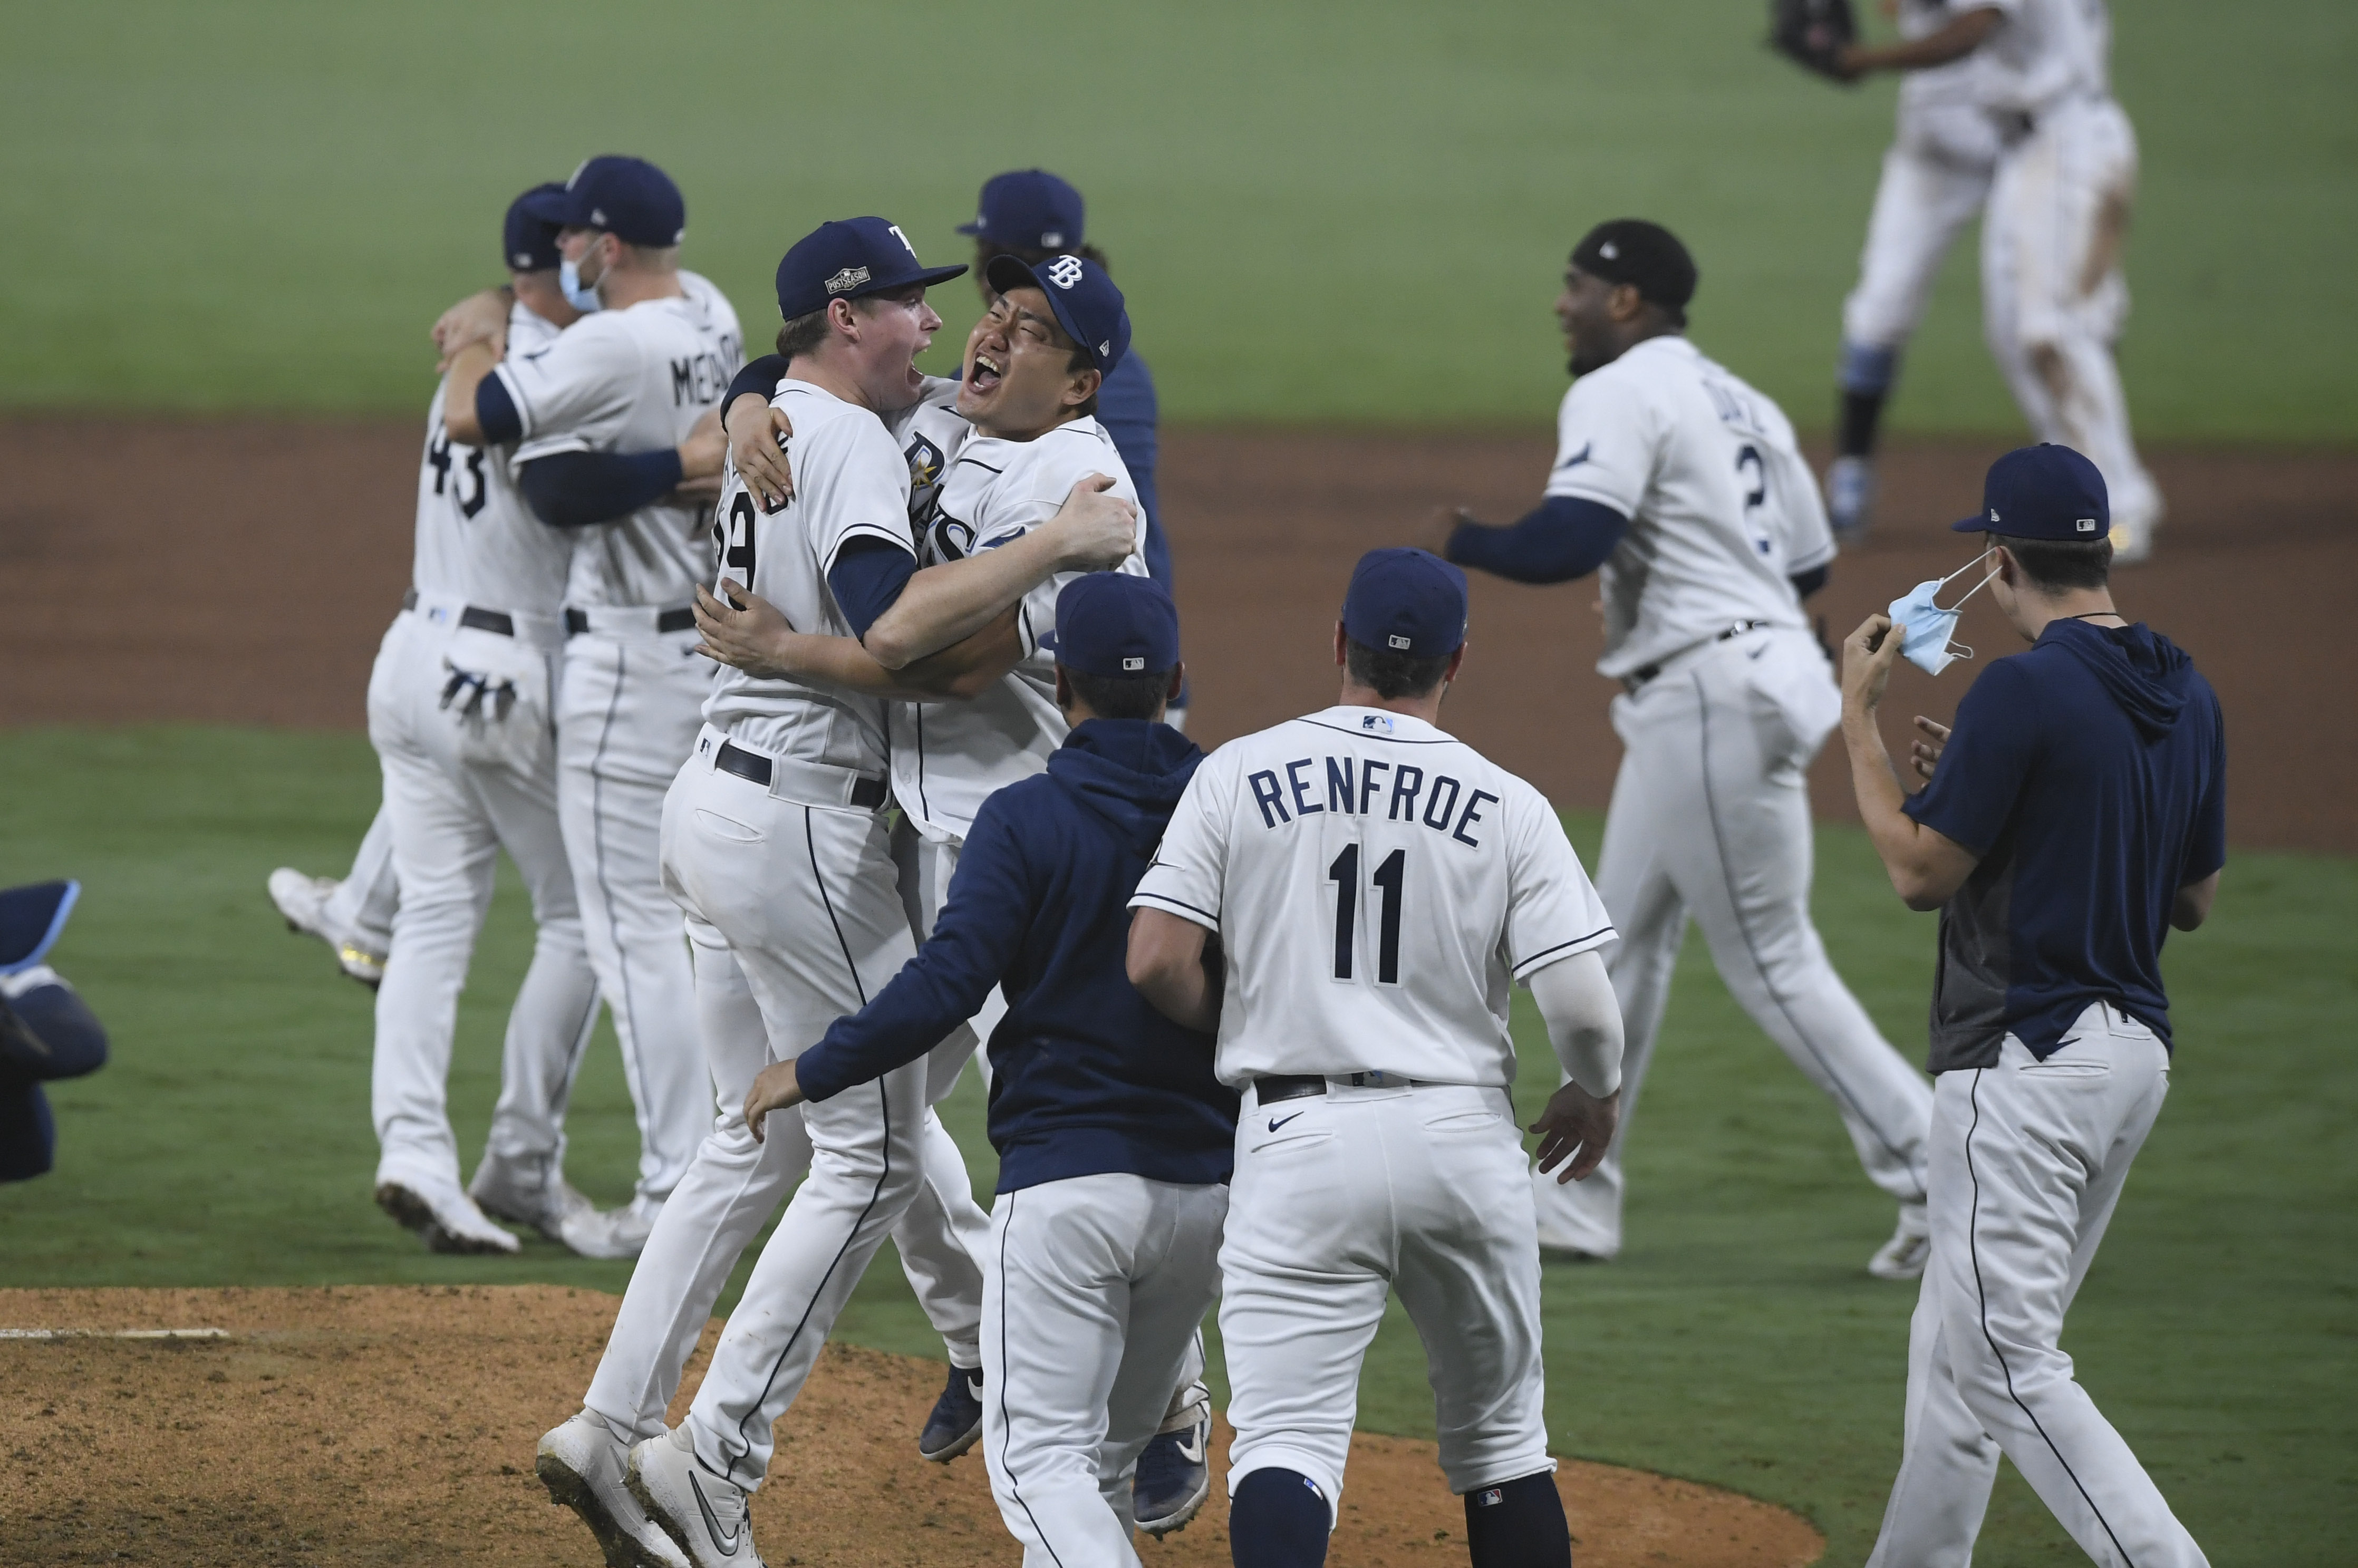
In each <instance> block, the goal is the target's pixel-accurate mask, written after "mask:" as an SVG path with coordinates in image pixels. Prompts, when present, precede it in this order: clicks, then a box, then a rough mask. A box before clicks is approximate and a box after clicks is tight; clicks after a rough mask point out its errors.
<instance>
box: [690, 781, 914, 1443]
mask: <svg viewBox="0 0 2358 1568" xmlns="http://www.w3.org/2000/svg"><path fill="white" fill-rule="evenodd" d="M813 809H815V808H814V807H811V806H804V807H803V848H804V850H805V852H806V853H807V854H808V855H809V856H810V868H811V885H812V886H813V887H815V888H817V890H818V901H819V904H820V906H821V907H822V908H824V909H825V910H826V911H827V925H828V926H829V928H831V929H832V930H833V931H834V932H835V946H836V950H837V951H838V952H839V953H841V954H842V955H843V967H844V968H845V969H846V970H847V971H849V973H850V976H851V989H852V990H853V991H854V992H856V993H857V994H858V996H859V998H860V1006H862V1007H866V1006H867V1005H868V988H867V987H866V986H865V985H862V984H861V983H860V966H859V965H858V964H856V963H853V962H852V959H851V945H850V944H849V943H848V942H846V941H845V940H844V939H843V923H842V922H841V921H840V920H838V919H837V918H836V914H835V900H833V899H832V898H830V897H828V896H827V879H826V878H825V877H824V876H822V875H820V874H819V869H818V840H817V838H816V837H815V836H814V835H813V834H812V832H811V812H812V811H813ZM889 1076H890V1075H889V1074H888V1075H887V1077H889ZM885 1083H886V1079H885V1078H879V1079H877V1080H876V1114H877V1116H878V1117H879V1119H882V1122H883V1126H884V1137H883V1140H882V1144H881V1148H882V1151H883V1155H884V1158H883V1160H882V1162H881V1163H880V1164H879V1165H878V1166H877V1171H876V1181H875V1184H873V1185H872V1186H871V1187H870V1188H869V1190H868V1202H867V1203H866V1205H864V1206H862V1207H861V1208H860V1217H858V1218H857V1219H854V1220H853V1221H852V1222H851V1224H850V1226H849V1227H847V1228H846V1229H845V1231H844V1234H843V1244H842V1245H841V1246H839V1247H838V1248H837V1249H835V1256H834V1257H833V1258H831V1259H829V1260H827V1267H826V1268H825V1269H824V1270H822V1271H820V1273H819V1277H818V1281H817V1283H816V1284H814V1285H813V1286H812V1287H811V1292H810V1296H809V1299H807V1300H806V1301H805V1302H804V1303H803V1315H802V1316H801V1317H800V1318H798V1319H796V1320H795V1328H794V1332H793V1333H792V1334H789V1335H787V1336H786V1342H785V1343H784V1345H781V1346H778V1355H777V1359H775V1360H774V1361H773V1362H771V1363H770V1375H769V1376H768V1377H767V1378H764V1379H763V1380H762V1393H761V1397H760V1398H759V1399H756V1400H754V1401H753V1402H752V1404H751V1405H750V1406H748V1407H747V1408H746V1411H745V1413H744V1414H743V1415H741V1416H740V1417H739V1418H738V1420H737V1441H738V1443H739V1444H740V1445H741V1446H740V1448H739V1451H738V1452H737V1453H736V1454H734V1455H732V1456H730V1460H729V1465H728V1467H727V1468H726V1469H724V1470H723V1471H722V1472H721V1474H722V1475H724V1476H728V1477H729V1479H730V1480H732V1481H733V1480H735V1479H736V1478H737V1461H738V1460H739V1459H742V1458H744V1457H745V1456H746V1455H748V1454H752V1452H753V1440H752V1438H750V1437H748V1436H746V1435H745V1429H746V1427H747V1426H749V1425H751V1424H752V1421H753V1418H754V1417H755V1416H757V1415H759V1414H761V1412H762V1407H763V1405H766V1404H767V1403H769V1402H770V1390H772V1389H773V1388H774V1387H776V1386H777V1381H778V1371H779V1368H783V1367H784V1365H785V1364H786V1357H789V1356H791V1355H793V1354H794V1350H795V1345H796V1344H797V1343H798V1342H799V1341H800V1340H801V1339H802V1336H803V1330H805V1329H806V1328H808V1327H809V1326H810V1319H811V1314H813V1313H815V1312H817V1310H818V1303H819V1298H820V1297H821V1296H823V1295H825V1294H826V1293H827V1281H830V1280H832V1279H834V1278H835V1271H837V1270H838V1269H840V1268H842V1267H843V1259H844V1255H845V1254H846V1253H848V1252H849V1251H850V1250H851V1244H852V1242H853V1241H854V1240H855V1239H856V1238H858V1237H859V1235H860V1230H861V1229H862V1227H865V1226H866V1225H867V1223H868V1217H869V1216H870V1215H871V1214H874V1213H875V1212H876V1206H877V1204H879V1203H880V1202H882V1200H883V1196H884V1187H885V1184H887V1183H889V1182H891V1181H892V1096H891V1095H890V1094H888V1093H886V1092H885Z"/></svg>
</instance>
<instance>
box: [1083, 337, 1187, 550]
mask: <svg viewBox="0 0 2358 1568" xmlns="http://www.w3.org/2000/svg"><path fill="white" fill-rule="evenodd" d="M1160 413H1161V408H1160V404H1159V401H1158V400H1157V398H1156V396H1155V392H1154V376H1153V373H1152V372H1150V371H1149V370H1148V369H1147V368H1146V362H1145V361H1144V360H1142V359H1141V358H1139V357H1138V355H1136V354H1134V353H1131V354H1125V355H1123V356H1122V361H1121V363H1120V364H1118V365H1116V366H1115V367H1114V371H1113V373H1112V374H1111V375H1109V376H1108V377H1106V378H1105V383H1104V384H1103V385H1101V386H1099V387H1098V423H1099V424H1101V425H1103V426H1104V427H1106V434H1107V435H1109V436H1111V437H1112V438H1113V447H1114V450H1115V451H1117V452H1120V454H1121V466H1122V467H1123V468H1126V469H1128V470H1130V483H1131V484H1132V485H1133V486H1135V487H1136V488H1137V491H1138V507H1139V510H1140V511H1141V512H1143V513H1145V514H1146V548H1145V550H1144V551H1143V552H1142V553H1143V554H1144V555H1145V557H1146V575H1147V576H1149V577H1151V578H1152V579H1154V580H1155V581H1157V582H1159V583H1161V584H1163V586H1164V587H1165V588H1168V587H1170V586H1171V543H1170V541H1169V539H1167V538H1166V537H1164V535H1163V507H1162V503H1161V500H1160V498H1159V497H1158V496H1157V494H1156V493H1155V489H1154V465H1155V461H1156V459H1157V457H1158V456H1159V454H1160V442H1159V439H1158V438H1157V435H1156V431H1155V427H1156V424H1157V422H1158V420H1159V418H1160Z"/></svg>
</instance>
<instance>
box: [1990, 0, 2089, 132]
mask: <svg viewBox="0 0 2358 1568" xmlns="http://www.w3.org/2000/svg"><path fill="white" fill-rule="evenodd" d="M2112 50H2113V19H2112V14H2111V13H2110V12H2109V11H2107V10H2106V9H2105V7H2104V0H2016V3H2015V4H2014V5H2010V6H2008V7H2007V13H2006V22H2005V25H2004V26H2002V27H1999V28H1998V30H1997V31H1996V33H1995V34H1993V35H1992V36H1991V38H1990V41H1989V42H1988V43H1986V44H1985V45H1984V46H1982V48H1980V49H1976V50H1975V51H1974V55H1973V57H1972V58H1974V59H1980V58H1981V57H1982V56H1985V55H1986V56H1987V57H1989V58H1988V59H1987V61H1986V62H1985V67H1984V69H1985V71H1986V72H1987V73H1988V84H1989V85H1988V89H1987V102H1988V103H1989V105H1990V106H1991V107H1992V108H1995V109H2000V110H2006V111H2011V112H2014V113H2017V114H2028V115H2032V116H2034V117H2035V116H2037V115H2039V114H2045V113H2047V112H2048V111H2049V110H2051V109H2053V108H2056V107H2057V106H2059V105H2061V104H2062V103H2069V102H2071V101H2072V100H2074V99H2092V98H2109V97H2110V96H2111V95H2112V60H2111V57H2112Z"/></svg>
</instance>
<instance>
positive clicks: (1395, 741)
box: [1294, 719, 1461, 746]
mask: <svg viewBox="0 0 2358 1568" xmlns="http://www.w3.org/2000/svg"><path fill="white" fill-rule="evenodd" d="M1294 722H1295V723H1296V724H1308V725H1311V726H1313V727H1314V728H1315V729H1319V730H1333V731H1335V733H1336V734H1337V735H1348V736H1351V737H1353V738H1354V739H1356V740H1360V741H1389V742H1390V744H1392V745H1395V746H1455V745H1458V744H1460V743H1461V742H1460V741H1458V739H1457V737H1456V736H1455V735H1435V736H1433V738H1432V739H1431V740H1426V741H1420V740H1416V739H1414V738H1412V737H1411V736H1407V735H1379V734H1378V733H1377V732H1376V731H1375V730H1346V729H1344V728H1343V726H1341V725H1340V724H1329V723H1327V722H1326V721H1325V720H1324V719H1295V720H1294Z"/></svg>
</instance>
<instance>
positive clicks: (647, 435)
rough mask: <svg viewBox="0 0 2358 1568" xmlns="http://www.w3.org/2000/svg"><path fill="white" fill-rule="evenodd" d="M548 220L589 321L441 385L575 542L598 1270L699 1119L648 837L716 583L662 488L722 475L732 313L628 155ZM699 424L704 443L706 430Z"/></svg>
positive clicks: (569, 714)
mask: <svg viewBox="0 0 2358 1568" xmlns="http://www.w3.org/2000/svg"><path fill="white" fill-rule="evenodd" d="M562 222H563V225H564V227H563V229H562V231H561V232H560V233H559V235H558V242H559V244H560V246H561V247H562V248H563V251H564V257H565V259H564V262H563V265H562V267H561V268H560V274H561V276H562V278H563V280H564V283H565V286H566V287H567V289H568V293H569V294H570V295H571V296H573V297H576V298H577V299H579V300H583V301H586V302H591V303H595V304H597V305H598V306H599V308H598V309H597V310H595V311H593V312H591V313H590V314H588V315H587V316H585V317H584V318H583V319H582V320H581V321H580V322H579V324H577V325H576V326H575V327H574V328H573V329H571V330H568V332H567V333H566V334H565V336H564V337H563V338H561V339H560V340H559V341H557V342H556V343H554V344H551V345H550V346H549V347H548V348H547V349H546V351H542V352H538V353H533V354H527V355H511V356H510V357H509V358H508V359H507V360H506V361H505V362H503V363H500V364H497V365H496V366H494V365H493V364H492V362H491V361H490V360H489V357H488V355H487V354H486V353H485V351H484V350H483V349H482V348H481V346H474V347H471V348H469V349H467V350H464V351H461V353H460V356H459V357H457V358H454V360H453V361H452V365H451V373H450V375H451V389H452V395H453V401H454V402H457V403H459V404H460V405H462V406H465V407H466V408H467V409H468V410H469V417H468V420H467V424H468V426H469V427H470V428H471V429H480V431H481V433H482V436H483V438H485V439H486V440H489V441H492V442H507V441H514V442H517V443H518V445H517V447H516V449H515V456H514V462H515V464H516V466H517V468H518V470H519V473H520V479H521V482H522V484H523V486H524V488H525V493H526V495H527V496H528V497H529V498H530V500H531V502H532V504H533V510H534V512H535V514H537V515H538V516H539V517H540V518H541V519H542V520H543V521H544V522H546V523H548V524H553V525H555V527H556V528H557V530H558V531H559V532H561V533H570V534H572V535H574V537H573V539H572V546H571V569H570V576H569V579H568V584H567V588H566V594H565V600H566V602H565V620H564V627H565V632H566V635H567V640H566V643H565V660H564V684H563V688H562V690H561V692H560V694H559V697H558V705H557V749H558V758H557V760H558V780H559V804H560V806H561V808H562V811H563V815H564V821H565V843H566V848H567V849H568V852H569V853H570V855H571V857H572V860H573V872H574V881H575V885H576V886H577V887H578V888H579V890H580V893H581V899H582V903H583V909H584V928H585V930H586V932H587V934H588V936H589V946H590V962H591V964H592V965H593V966H594V967H595V968H596V969H597V972H598V980H599V986H600V989H601V990H602V991H603V992H604V994H605V997H606V1002H607V1006H608V1007H609V1008H610V1009H611V1011H612V1014H613V1019H614V1033H615V1035H616V1038H617V1039H618V1040H619V1041H620V1042H621V1044H622V1061H623V1068H624V1072H625V1076H627V1078H628V1080H629V1082H630V1086H631V1090H632V1099H633V1102H634V1104H635V1105H636V1107H637V1108H638V1113H639V1133H640V1151H641V1152H640V1158H639V1180H638V1186H637V1192H636V1194H635V1195H634V1196H633V1199H632V1201H631V1203H630V1204H629V1205H628V1206H626V1207H623V1208H620V1209H616V1210H613V1211H611V1212H609V1213H607V1214H605V1215H601V1216H598V1217H595V1219H594V1220H586V1221H584V1222H583V1224H582V1226H580V1227H578V1228H579V1235H574V1236H568V1241H569V1242H570V1243H571V1244H572V1245H573V1246H574V1247H575V1249H577V1250H580V1251H586V1252H589V1253H590V1254H591V1255H593V1256H598V1257H609V1258H628V1257H634V1256H636V1255H637V1253H638V1251H639V1249H640V1248H641V1247H642V1246H644V1243H645V1240H646V1236H647V1232H648V1230H649V1229H650V1228H651V1227H652V1226H653V1224H654V1215H655V1213H656V1212H657V1211H658V1210H659V1209H660V1208H661V1207H662V1205H663V1201H664V1199H665V1196H666V1195H668V1194H669V1193H670V1192H671V1190H672V1188H673V1187H674V1186H675V1185H676V1184H677V1183H678V1181H679V1178H680V1176H681V1174H682V1173H685V1172H686V1170H687V1162H688V1161H689V1160H690V1159H691V1158H692V1157H693V1156H694V1154H695V1151H696V1146H697V1144H698V1142H699V1141H701V1140H702V1138H703V1136H704V1133H705V1132H706V1131H707V1130H708V1129H709V1127H710V1126H711V1107H710V1104H709V1102H708V1099H707V1096H708V1094H709V1092H710V1083H709V1080H708V1076H707V1072H706V1067H705V1063H704V1056H703V1053H702V1050H701V1048H700V1046H699V1044H698V1041H697V1038H696V1022H695V1018H696V1013H695V989H694V984H693V981H692V979H691V978H690V970H689V964H688V957H687V946H686V945H685V944H684V943H683V942H682V940H681V936H680V923H679V910H678V907H677V906H676V904H674V903H672V902H671V900H670V899H669V898H668V897H667V896H666V895H665V892H664V890H663V884H662V879H661V872H660V869H659V866H658V863H657V824H658V822H659V820H660V817H661V802H662V798H663V793H664V790H665V786H666V785H667V784H669V782H670V780H671V777H672V775H673V774H674V773H676V772H677V771H678V768H679V763H680V760H681V759H682V758H684V757H686V756H687V753H688V752H689V751H690V750H691V749H692V748H693V747H694V744H695V740H696V726H697V723H698V714H699V712H700V711H701V708H702V704H703V701H704V698H705V697H706V696H707V694H708V692H709V690H710V687H711V674H710V665H708V664H707V663H705V662H704V661H703V660H700V659H698V658H697V657H696V656H695V646H696V638H695V623H694V620H693V617H692V616H691V614H690V611H689V608H688V606H689V605H690V603H691V602H692V601H693V600H694V597H695V591H696V588H697V586H698V583H700V582H702V581H703V580H705V579H706V578H707V577H708V574H709V572H710V570H711V565H710V562H709V560H708V551H707V548H706V546H705V543H704V522H705V516H706V514H705V513H704V511H703V508H702V506H701V505H700V504H683V503H680V502H679V501H678V500H677V499H676V498H675V496H674V493H673V492H675V490H676V487H678V485H679V484H680V482H681V481H682V480H683V478H687V479H694V478H698V477H700V476H702V475H707V474H710V475H717V474H718V472H719V466H720V449H719V419H718V416H717V414H715V413H713V410H714V409H715V406H717V405H718V404H719V400H720V395H721V393H722V392H723V391H724V390H725V389H726V388H727V387H728V384H729V380H730V377H731V376H732V375H734V374H735V373H736V371H737V367H738V365H739V363H740V362H741V360H742V358H743V355H742V352H741V338H740V335H739V330H738V325H737V313H736V312H735V311H734V310H733V309H731V308H730V306H729V302H728V301H727V300H726V299H724V298H722V297H720V295H719V293H718V292H717V291H715V290H713V289H711V288H710V287H709V286H708V285H704V284H702V282H701V280H697V283H696V286H695V287H691V286H690V284H689V282H688V281H687V278H686V277H684V276H683V275H682V274H681V272H680V270H679V250H678V247H679V243H680V240H681V238H682V236H683V235H684V233H685V232H686V222H687V207H686V204H685V202H683V201H682V200H681V198H680V194H679V189H678V187H676V185H674V184H673V183H672V182H671V180H670V178H668V177H667V176H666V175H665V174H664V172H663V171H662V170H661V169H658V168H655V167H654V165H653V164H650V163H646V162H644V161H643V160H641V159H638V158H630V157H594V158H591V159H590V160H589V161H588V162H586V163H584V164H583V165H582V166H581V167H580V168H579V169H577V170H575V171H574V174H573V178H571V179H570V180H568V182H567V185H566V188H565V194H564V216H563V219H562ZM585 290H586V291H588V292H586V293H585V292H584V291H585ZM708 415H710V418H709V422H708V430H707V429H705V428H700V427H703V426H705V425H706V422H707V418H708ZM456 428H457V427H456V426H455V425H454V431H455V430H456ZM675 443H677V445H676V446H675Z"/></svg>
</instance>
